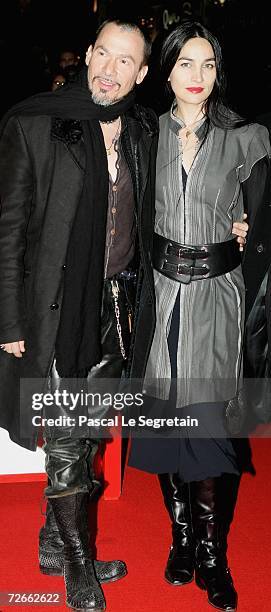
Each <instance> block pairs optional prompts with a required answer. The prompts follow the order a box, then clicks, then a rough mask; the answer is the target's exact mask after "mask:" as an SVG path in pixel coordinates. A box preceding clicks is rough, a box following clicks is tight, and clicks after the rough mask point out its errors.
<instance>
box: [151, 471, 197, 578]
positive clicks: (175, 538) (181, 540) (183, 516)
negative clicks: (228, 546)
mask: <svg viewBox="0 0 271 612" xmlns="http://www.w3.org/2000/svg"><path fill="white" fill-rule="evenodd" d="M158 477H159V483H160V487H161V490H162V493H163V497H164V502H165V506H166V508H167V511H168V513H169V517H170V520H171V522H172V546H171V548H170V552H169V558H168V561H167V564H166V569H165V579H166V581H167V582H169V583H170V584H173V585H176V586H177V585H184V584H187V583H189V582H191V581H192V580H193V576H194V566H195V542H194V536H193V529H192V517H191V506H190V485H189V483H182V481H181V479H180V477H179V475H178V474H159V476H158Z"/></svg>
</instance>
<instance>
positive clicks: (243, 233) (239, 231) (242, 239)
mask: <svg viewBox="0 0 271 612" xmlns="http://www.w3.org/2000/svg"><path fill="white" fill-rule="evenodd" d="M243 218H244V219H246V218H247V214H246V213H244V217H243ZM248 228H249V226H248V224H247V223H246V222H245V221H241V222H238V221H235V222H234V223H233V226H232V234H234V235H235V236H237V242H239V244H240V247H239V250H240V251H243V250H244V245H245V244H246V241H247V233H248Z"/></svg>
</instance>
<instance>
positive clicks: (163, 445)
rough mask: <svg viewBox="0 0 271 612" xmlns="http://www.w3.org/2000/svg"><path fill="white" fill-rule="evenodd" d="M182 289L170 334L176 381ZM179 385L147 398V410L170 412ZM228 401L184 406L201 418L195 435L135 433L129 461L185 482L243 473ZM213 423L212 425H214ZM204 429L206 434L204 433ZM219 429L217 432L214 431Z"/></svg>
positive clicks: (185, 432)
mask: <svg viewBox="0 0 271 612" xmlns="http://www.w3.org/2000/svg"><path fill="white" fill-rule="evenodd" d="M179 312H180V292H179V293H178V296H177V299H176V302H175V306H174V309H173V313H172V320H171V327H170V332H169V336H168V348H169V355H170V361H171V375H172V381H174V379H175V380H176V378H177V346H178V336H179V324H180V321H179ZM175 387H176V385H174V383H172V385H171V391H170V397H169V400H166V401H165V400H157V399H154V398H151V397H149V398H147V399H145V402H144V409H145V410H146V409H147V412H149V411H150V412H151V411H152V409H153V411H154V412H155V413H156V414H158V413H160V414H161V413H163V414H166V413H167V407H168V408H169V412H170V406H171V405H172V404H171V403H172V402H173V403H174V402H175V405H176V388H175ZM224 410H225V404H224V402H219V403H217V402H216V403H214V402H213V403H209V404H194V405H193V406H191V405H190V406H187V407H184V408H182V409H180V416H182V417H183V418H185V417H187V415H189V416H190V417H191V418H197V419H198V422H199V423H200V430H198V432H197V436H194V435H193V436H192V435H191V430H190V428H189V427H185V428H182V430H181V433H180V434H179V435H176V437H172V436H164V437H158V435H156V434H155V433H154V434H153V435H152V436H151V437H148V438H143V437H134V438H132V441H131V450H130V457H129V465H130V466H131V467H135V468H138V469H140V470H144V471H146V472H151V473H154V474H162V473H176V472H178V473H179V475H180V477H181V478H182V480H183V481H184V482H193V481H195V480H205V479H206V478H214V477H217V476H221V474H223V473H228V474H237V475H239V474H240V466H239V461H238V458H237V454H236V450H235V448H234V444H233V441H232V440H231V439H229V438H227V433H226V430H225V427H224V416H223V415H224ZM210 424H211V427H210ZM200 432H202V437H200ZM214 432H215V433H214Z"/></svg>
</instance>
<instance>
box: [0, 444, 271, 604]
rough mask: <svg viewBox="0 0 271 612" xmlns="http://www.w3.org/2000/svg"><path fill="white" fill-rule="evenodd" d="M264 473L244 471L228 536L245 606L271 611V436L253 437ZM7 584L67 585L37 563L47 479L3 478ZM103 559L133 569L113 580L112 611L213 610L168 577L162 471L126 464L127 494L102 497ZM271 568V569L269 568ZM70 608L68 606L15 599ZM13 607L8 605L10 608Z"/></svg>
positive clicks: (56, 588)
mask: <svg viewBox="0 0 271 612" xmlns="http://www.w3.org/2000/svg"><path fill="white" fill-rule="evenodd" d="M252 447H253V460H254V465H255V467H256V470H257V476H256V477H252V476H250V475H245V476H244V477H243V480H242V484H241V489H240V493H239V504H238V507H237V511H236V515H235V522H234V525H233V528H232V532H231V536H230V541H229V557H230V566H231V569H232V572H233V575H234V578H235V583H236V587H237V589H238V592H239V607H238V612H239V611H240V612H270V610H271V582H270V577H269V572H270V567H271V545H270V505H269V504H270V474H271V440H269V439H258V440H254V441H253V444H252ZM0 489H1V491H0V492H1V523H0V524H1V548H2V550H1V552H0V554H1V557H0V558H1V562H0V563H1V583H0V591H2V592H3V591H8V592H13V591H15V592H17V593H18V592H26V591H27V592H35V593H37V592H44V593H56V592H63V582H62V579H61V578H52V577H46V576H42V575H41V574H40V573H39V571H38V566H37V533H38V530H39V527H40V526H41V524H42V516H41V514H40V511H39V507H40V503H41V499H42V489H43V485H42V484H41V483H31V484H14V485H8V484H2V485H0ZM98 522H99V533H98V540H97V546H98V552H99V558H104V559H106V558H107V559H109V558H113V557H115V558H120V559H125V560H126V562H127V565H128V570H129V575H128V576H127V577H126V578H125V579H123V580H121V581H119V582H117V583H113V584H109V585H106V586H105V587H104V592H105V596H106V600H107V610H108V612H128V611H129V612H130V611H131V612H147V611H148V612H149V610H150V609H151V610H152V612H156V611H157V612H158V611H159V612H160V611H161V612H168V611H171V612H180V611H181V610H185V611H191V612H205V611H206V612H207V611H208V610H209V612H210V610H211V609H212V608H211V607H210V606H209V605H208V604H207V603H206V595H205V593H203V592H201V591H200V590H199V589H198V588H197V587H196V586H195V585H194V584H191V585H187V586H185V587H171V586H170V585H168V584H167V583H166V582H165V581H164V580H163V569H164V563H165V561H166V558H167V553H168V546H169V544H170V528H169V523H168V520H167V515H166V512H165V510H164V508H163V504H162V501H161V496H160V491H159V488H158V484H157V481H156V478H155V477H154V476H151V475H149V474H144V473H141V472H138V471H137V470H134V469H131V468H130V469H127V471H126V475H125V481H124V490H123V495H122V498H121V500H120V501H113V502H109V501H107V502H105V501H103V500H102V501H101V502H100V507H99V521H98ZM268 567H269V570H268ZM16 608H17V610H18V612H19V611H22V612H24V611H25V610H31V609H33V610H34V609H37V610H42V611H44V612H49V610H50V609H51V610H54V609H56V610H60V609H61V610H63V611H64V610H66V609H67V608H65V606H61V607H55V606H39V607H37V608H34V607H33V608H32V606H31V607H30V606H25V605H22V606H16ZM11 609H13V607H10V606H8V607H7V606H6V607H5V606H4V607H3V606H2V607H1V612H2V610H5V611H7V612H8V611H9V610H11Z"/></svg>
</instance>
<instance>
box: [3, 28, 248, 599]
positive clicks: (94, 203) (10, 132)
mask: <svg viewBox="0 0 271 612" xmlns="http://www.w3.org/2000/svg"><path fill="white" fill-rule="evenodd" d="M149 52H150V48H149V45H148V43H147V41H146V40H145V38H144V36H143V34H142V33H141V31H140V30H139V29H138V28H137V26H134V25H132V24H125V23H121V22H119V21H113V22H107V23H105V24H104V25H103V26H102V27H101V28H100V30H99V32H98V36H97V39H96V42H95V45H94V47H93V48H92V47H90V48H89V49H88V52H87V56H86V63H87V65H88V71H87V82H86V83H85V82H84V76H82V79H81V84H80V86H78V85H74V86H71V87H69V88H65V87H63V88H61V90H59V91H58V92H56V93H55V94H49V96H48V95H47V94H43V95H40V96H38V97H34V98H33V99H30V100H27V101H25V102H23V103H21V104H20V105H18V106H17V107H16V108H15V109H12V111H11V112H10V113H9V114H8V115H7V116H6V118H5V120H4V125H3V128H2V132H3V134H2V139H1V147H0V164H1V180H0V191H1V201H2V213H1V219H0V245H1V253H0V278H1V297H0V311H1V327H0V341H1V346H2V348H3V350H2V351H1V352H0V369H1V370H0V373H1V380H2V381H3V382H2V387H1V389H0V394H1V406H3V412H2V414H1V422H0V425H1V426H2V427H6V428H7V429H8V430H9V432H10V435H11V437H12V439H13V440H14V441H15V442H18V443H20V444H23V445H24V446H26V447H27V448H30V449H32V450H34V449H35V447H36V438H37V432H33V433H32V435H31V439H30V438H29V437H28V439H22V437H23V436H22V432H21V431H20V425H19V417H18V409H19V406H20V396H19V380H20V378H21V379H27V378H47V377H48V376H49V381H50V388H51V389H58V388H59V387H61V384H62V383H61V379H62V378H71V377H78V376H85V377H86V376H87V379H88V381H90V382H94V379H95V378H99V377H101V376H103V377H104V378H110V377H115V378H119V377H120V375H121V371H122V368H123V364H124V363H125V361H126V358H127V354H128V342H127V337H128V335H129V331H128V324H127V321H128V318H127V315H128V317H129V315H130V304H128V308H127V295H128V293H129V287H128V290H127V286H128V285H129V279H130V278H131V277H133V270H131V269H130V265H131V262H132V261H133V260H134V256H135V252H136V250H138V252H139V257H140V268H139V269H140V272H139V279H138V291H139V290H140V285H141V281H142V277H143V276H144V279H145V284H144V287H145V289H144V295H143V296H142V304H144V301H145V300H146V301H147V302H148V303H149V305H150V311H151V320H152V321H154V319H155V305H154V300H153V294H154V292H153V278H152V269H151V261H150V252H151V242H152V229H153V210H154V206H153V200H154V176H155V154H156V145H157V131H158V129H157V122H156V118H155V116H154V114H153V113H152V112H151V111H146V110H144V109H142V108H141V107H138V106H137V105H135V104H134V87H135V85H136V84H139V83H141V82H142V81H143V79H144V77H145V75H146V73H147V60H148V56H149ZM90 92H91V94H90ZM237 233H238V229H237ZM240 235H243V228H241V229H240ZM136 243H137V244H138V249H136ZM128 302H129V299H128ZM139 308H140V307H139ZM127 310H128V312H127ZM146 324H148V322H147V320H146ZM153 324H154V323H152V325H153ZM148 331H149V333H150V334H151V333H152V327H150V329H149V330H148ZM142 342H143V345H144V342H145V339H144V338H142ZM62 409H63V407H62ZM24 410H25V411H27V406H24V405H23V402H22V401H21V412H22V413H23V417H24V414H25V413H24ZM63 410H64V409H63ZM23 420H24V418H23ZM45 441H46V444H45V452H46V471H47V474H48V477H49V482H48V486H47V488H46V490H45V494H46V497H47V499H48V501H49V503H48V510H47V521H46V525H45V528H44V530H43V531H42V533H41V567H42V570H43V571H44V572H46V573H54V574H58V573H61V572H62V564H64V578H65V584H66V591H67V604H68V605H69V606H71V607H73V608H75V609H82V608H83V609H84V610H101V609H104V607H105V602H104V597H103V594H102V591H101V589H100V587H99V584H98V582H97V579H96V578H98V580H99V581H100V582H101V581H108V580H115V579H117V578H119V577H121V576H122V575H124V574H125V571H126V570H125V566H124V564H121V562H115V563H114V562H112V563H111V564H109V563H108V564H102V562H94V564H93V561H92V559H91V557H90V551H89V547H88V528H87V500H88V497H89V494H91V495H92V494H93V493H94V492H95V489H96V484H97V483H96V481H95V478H94V471H93V457H94V455H95V453H96V450H97V447H98V443H97V441H95V440H93V439H89V438H88V437H82V438H78V437H76V436H74V435H73V431H72V428H70V429H69V428H67V429H66V430H63V429H62V430H61V429H60V431H59V435H58V436H56V432H54V435H53V434H52V431H51V430H50V428H49V429H48V428H47V430H46V440H45ZM63 542H64V550H63ZM50 543H51V544H52V546H51V548H50ZM50 567H51V569H50Z"/></svg>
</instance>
